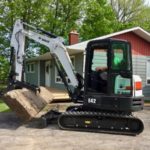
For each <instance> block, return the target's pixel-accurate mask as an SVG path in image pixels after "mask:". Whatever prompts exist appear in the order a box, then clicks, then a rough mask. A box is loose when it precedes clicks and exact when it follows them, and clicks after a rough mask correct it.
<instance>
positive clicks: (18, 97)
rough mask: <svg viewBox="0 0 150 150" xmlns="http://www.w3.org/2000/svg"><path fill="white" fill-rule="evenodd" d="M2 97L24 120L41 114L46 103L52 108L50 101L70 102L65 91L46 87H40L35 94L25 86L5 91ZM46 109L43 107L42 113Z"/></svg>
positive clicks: (45, 111)
mask: <svg viewBox="0 0 150 150" xmlns="http://www.w3.org/2000/svg"><path fill="white" fill-rule="evenodd" d="M2 99H3V101H4V102H5V103H6V104H7V105H8V106H9V107H10V109H11V110H12V111H14V112H15V113H16V115H17V116H19V118H21V120H22V121H24V122H27V121H30V120H32V119H33V118H36V117H40V116H41V115H43V113H41V112H42V111H43V109H44V108H46V107H47V106H48V105H52V106H53V107H51V109H53V108H54V107H55V106H56V105H54V104H52V103H56V102H57V103H58V102H62V101H66V102H70V100H69V96H68V94H67V93H65V92H62V91H59V90H54V89H50V88H46V87H40V93H36V94H35V93H34V92H32V91H31V90H28V89H26V88H23V89H15V90H12V91H9V92H7V93H5V95H3V98H2ZM47 111H49V109H47V110H46V109H45V110H44V113H47Z"/></svg>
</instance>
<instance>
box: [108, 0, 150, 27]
mask: <svg viewBox="0 0 150 150" xmlns="http://www.w3.org/2000/svg"><path fill="white" fill-rule="evenodd" d="M110 4H111V6H112V8H113V10H114V12H115V16H116V19H117V20H118V25H117V26H116V29H117V30H121V29H124V28H130V27H134V26H141V27H143V28H144V29H146V30H150V26H149V23H148V22H149V21H150V7H149V6H147V5H146V1H145V0H132V1H131V0H110Z"/></svg>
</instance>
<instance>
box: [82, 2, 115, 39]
mask: <svg viewBox="0 0 150 150" xmlns="http://www.w3.org/2000/svg"><path fill="white" fill-rule="evenodd" d="M115 25H116V19H115V15H114V12H113V10H112V8H111V6H110V5H109V4H108V3H107V1H106V0H92V1H87V2H86V8H85V16H84V18H83V21H82V24H81V28H80V33H81V37H82V38H83V39H84V40H85V39H90V38H94V37H98V36H101V35H104V34H108V33H112V32H113V31H114V28H115Z"/></svg>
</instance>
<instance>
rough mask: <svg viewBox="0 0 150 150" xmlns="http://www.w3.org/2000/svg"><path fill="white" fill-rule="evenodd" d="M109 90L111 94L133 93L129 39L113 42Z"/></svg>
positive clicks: (123, 94)
mask: <svg viewBox="0 0 150 150" xmlns="http://www.w3.org/2000/svg"><path fill="white" fill-rule="evenodd" d="M110 50H111V52H110V55H111V56H110V68H109V73H108V82H109V84H108V86H109V87H108V89H109V90H108V92H109V94H110V95H120V96H125V95H126V96H127V95H132V54H131V46H130V43H128V42H127V41H117V40H114V41H112V42H111V49H110Z"/></svg>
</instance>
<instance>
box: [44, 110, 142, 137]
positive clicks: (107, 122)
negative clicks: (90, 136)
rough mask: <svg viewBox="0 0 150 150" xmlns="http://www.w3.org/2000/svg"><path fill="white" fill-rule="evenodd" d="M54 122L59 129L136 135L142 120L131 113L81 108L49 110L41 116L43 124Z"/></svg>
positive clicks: (140, 128)
mask: <svg viewBox="0 0 150 150" xmlns="http://www.w3.org/2000/svg"><path fill="white" fill-rule="evenodd" d="M74 108H76V107H74ZM54 120H55V123H57V124H58V126H59V127H60V128H61V129H64V130H75V131H87V132H102V133H112V134H123V135H134V136H135V135H138V134H140V133H141V132H142V131H143V129H144V125H143V122H142V121H141V120H140V119H139V118H136V117H134V116H133V115H132V114H125V113H116V112H115V113H114V112H110V113H109V112H99V111H87V110H86V111H85V110H84V111H83V110H81V109H72V110H70V109H69V110H68V111H66V112H64V113H59V112H55V111H51V112H49V113H48V114H46V115H44V116H43V117H42V121H44V125H45V126H46V125H48V124H51V123H52V122H53V121H54Z"/></svg>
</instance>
